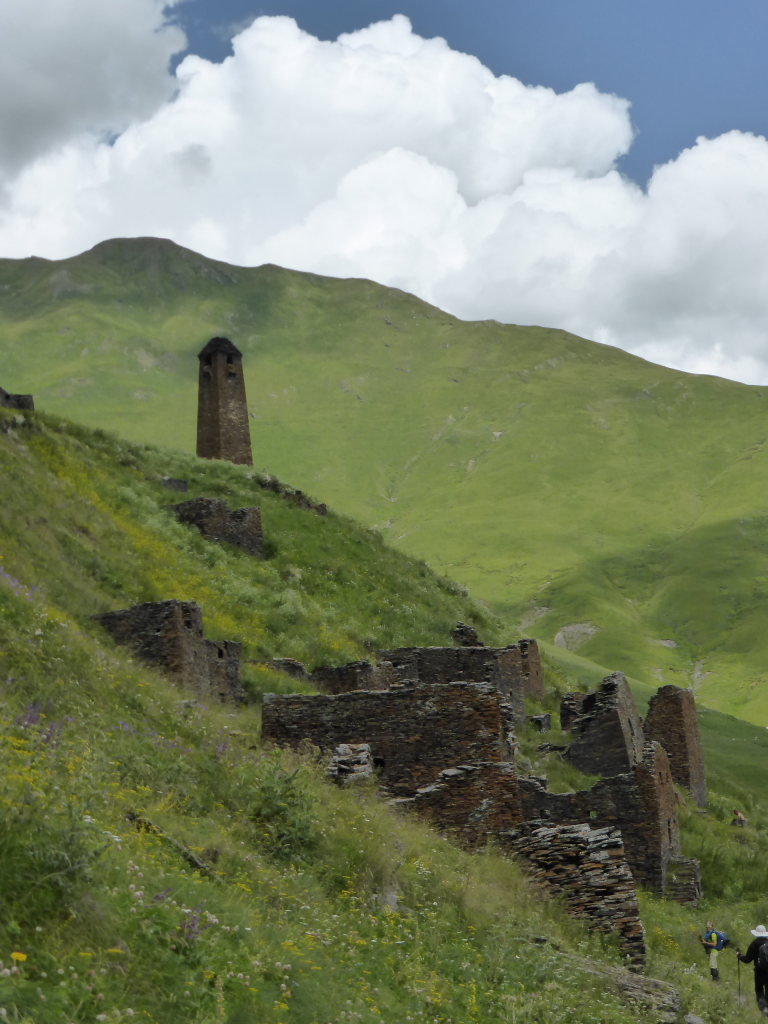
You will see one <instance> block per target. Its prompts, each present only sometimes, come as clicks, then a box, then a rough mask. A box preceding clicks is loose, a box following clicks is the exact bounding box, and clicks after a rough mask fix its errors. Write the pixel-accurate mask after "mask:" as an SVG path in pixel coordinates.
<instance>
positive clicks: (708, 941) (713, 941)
mask: <svg viewBox="0 0 768 1024" xmlns="http://www.w3.org/2000/svg"><path fill="white" fill-rule="evenodd" d="M766 935H768V932H766ZM699 941H700V942H701V944H702V946H703V947H704V949H706V950H707V952H708V953H709V973H710V974H711V975H712V981H720V971H719V970H718V966H717V954H718V953H719V952H720V950H721V949H725V947H726V946H727V945H728V943H729V942H730V939H729V938H728V936H727V935H726V934H725V932H719V931H718V930H717V928H715V925H714V922H712V921H707V930H706V931H705V932H704V934H703V935H702V937H701V939H700V940H699Z"/></svg>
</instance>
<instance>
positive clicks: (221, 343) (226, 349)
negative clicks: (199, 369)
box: [197, 338, 243, 359]
mask: <svg viewBox="0 0 768 1024" xmlns="http://www.w3.org/2000/svg"><path fill="white" fill-rule="evenodd" d="M217 352H223V353H224V354H225V355H227V356H237V357H238V359H242V357H243V353H242V352H241V351H240V349H239V348H238V347H237V345H233V344H232V342H231V341H230V340H229V338H211V340H210V341H209V342H208V344H207V345H206V346H205V348H204V349H202V351H200V352H198V355H197V358H198V359H202V358H203V356H212V355H215V354H216V353H217Z"/></svg>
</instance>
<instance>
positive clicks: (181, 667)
mask: <svg viewBox="0 0 768 1024" xmlns="http://www.w3.org/2000/svg"><path fill="white" fill-rule="evenodd" d="M95 619H96V621H97V622H99V623H100V624H101V625H102V626H103V627H104V629H106V631H107V632H108V633H109V634H110V635H111V636H112V638H113V639H114V640H115V642H116V643H119V644H122V645H124V646H126V647H128V648H129V650H130V651H131V653H132V654H134V655H135V656H136V657H137V658H138V659H139V660H140V661H143V662H144V663H145V664H147V665H151V666H153V667H154V668H158V669H160V670H161V671H162V672H164V673H165V674H166V675H169V676H171V678H173V679H174V680H176V681H178V682H179V683H181V684H182V685H184V686H186V687H189V689H191V690H192V691H194V692H195V693H196V694H197V695H198V696H199V697H201V698H203V699H208V698H211V697H215V698H217V699H218V700H222V701H226V700H233V701H237V702H242V701H243V700H244V699H245V691H244V690H243V687H242V684H241V682H240V654H241V650H242V644H239V643H234V642H233V641H230V640H207V639H206V638H205V637H204V636H203V614H202V611H201V610H200V606H199V605H197V604H195V603H194V602H193V601H155V602H148V603H146V604H137V605H134V606H133V607H132V608H126V609H124V610H122V611H116V612H106V613H105V614H103V615H96V616H95Z"/></svg>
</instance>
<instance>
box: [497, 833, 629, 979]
mask: <svg viewBox="0 0 768 1024" xmlns="http://www.w3.org/2000/svg"><path fill="white" fill-rule="evenodd" d="M500 838H501V843H502V848H504V849H507V850H509V851H510V852H513V853H515V854H517V855H518V856H519V857H522V858H523V859H524V860H525V861H526V863H527V864H528V870H529V874H530V877H531V880H532V881H533V882H534V884H536V885H539V886H541V887H542V888H543V889H545V890H546V891H547V892H549V893H551V894H552V895H555V896H560V897H562V898H563V899H564V900H565V906H566V909H567V911H568V913H569V914H570V915H571V916H572V917H580V918H585V919H586V920H588V921H589V922H590V924H591V926H592V927H593V928H594V929H595V930H596V931H600V932H612V933H616V934H617V936H618V940H619V949H620V950H621V951H622V953H623V954H624V955H625V956H626V957H627V960H628V966H630V967H631V968H633V969H635V970H642V969H643V968H644V967H645V955H646V954H645V928H644V927H643V922H642V921H641V920H640V908H639V907H638V904H637V894H636V893H635V881H634V879H633V877H632V873H631V872H630V870H629V868H628V867H627V861H626V859H625V857H624V845H623V843H622V838H621V833H620V832H619V831H618V830H617V829H612V828H591V827H590V826H589V825H539V826H537V825H526V826H523V827H522V828H520V829H517V830H515V831H514V832H510V833H507V834H506V835H504V836H502V837H500Z"/></svg>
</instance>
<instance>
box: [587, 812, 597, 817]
mask: <svg viewBox="0 0 768 1024" xmlns="http://www.w3.org/2000/svg"><path fill="white" fill-rule="evenodd" d="M589 816H590V818H596V817H597V811H590V812H589Z"/></svg>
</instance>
